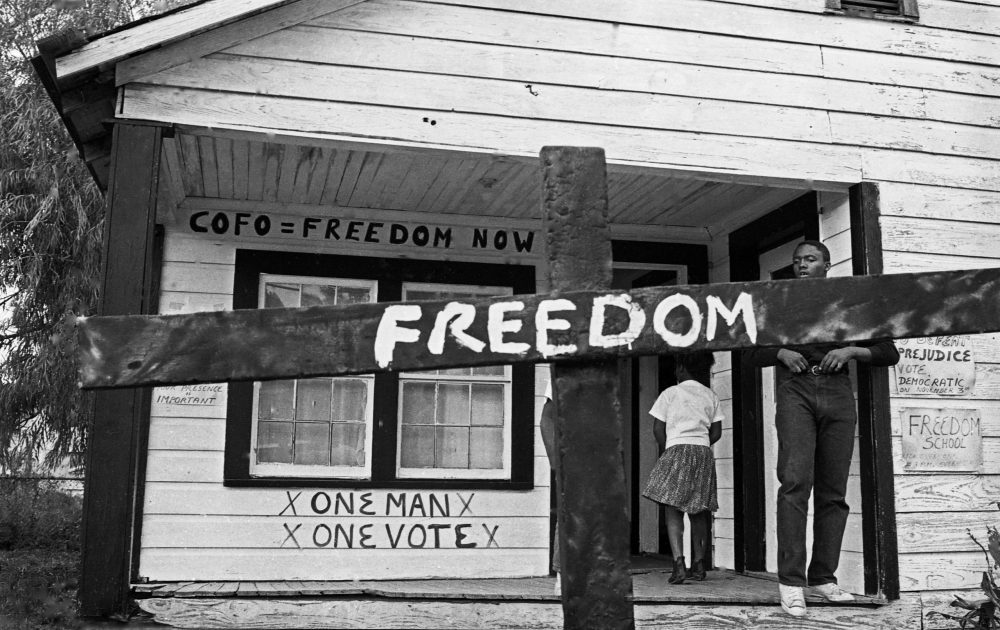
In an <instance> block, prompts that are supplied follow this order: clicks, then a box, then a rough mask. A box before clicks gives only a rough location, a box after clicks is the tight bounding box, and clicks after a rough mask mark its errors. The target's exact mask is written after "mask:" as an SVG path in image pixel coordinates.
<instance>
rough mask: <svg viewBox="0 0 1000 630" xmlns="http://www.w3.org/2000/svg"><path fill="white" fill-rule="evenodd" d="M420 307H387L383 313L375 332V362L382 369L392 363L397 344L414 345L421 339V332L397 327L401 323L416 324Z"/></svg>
mask: <svg viewBox="0 0 1000 630" xmlns="http://www.w3.org/2000/svg"><path fill="white" fill-rule="evenodd" d="M420 315H421V313H420V307H419V306H417V305H416V304H397V305H394V306H387V307H386V309H385V311H384V312H383V313H382V319H381V320H380V321H379V323H378V330H377V331H376V332H375V362H376V363H378V366H379V367H381V368H384V367H388V365H389V364H390V363H392V353H393V351H394V350H395V349H396V344H397V343H414V342H416V341H418V340H419V339H420V331H419V330H414V329H412V328H402V327H400V326H397V324H398V323H399V322H415V321H417V320H419V319H420Z"/></svg>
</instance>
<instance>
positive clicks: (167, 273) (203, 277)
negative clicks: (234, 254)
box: [160, 261, 236, 294]
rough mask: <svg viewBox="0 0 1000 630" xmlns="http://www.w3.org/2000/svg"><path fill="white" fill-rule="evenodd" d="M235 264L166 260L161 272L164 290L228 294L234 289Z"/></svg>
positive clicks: (161, 283)
mask: <svg viewBox="0 0 1000 630" xmlns="http://www.w3.org/2000/svg"><path fill="white" fill-rule="evenodd" d="M235 272H236V267H235V266H234V265H220V264H210V263H194V262H177V261H174V262H164V263H163V270H162V271H161V272H160V287H161V289H162V290H163V291H172V292H187V293H214V294H227V293H232V290H233V276H234V274H235Z"/></svg>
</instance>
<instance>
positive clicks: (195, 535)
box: [142, 493, 549, 570]
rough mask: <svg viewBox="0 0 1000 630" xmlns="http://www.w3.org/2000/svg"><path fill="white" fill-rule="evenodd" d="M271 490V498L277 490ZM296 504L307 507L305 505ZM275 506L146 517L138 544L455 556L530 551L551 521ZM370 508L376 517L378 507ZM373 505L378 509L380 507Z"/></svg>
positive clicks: (544, 538)
mask: <svg viewBox="0 0 1000 630" xmlns="http://www.w3.org/2000/svg"><path fill="white" fill-rule="evenodd" d="M428 494H429V493H428ZM275 495H276V497H277V495H278V493H275ZM275 503H280V501H275ZM373 505H374V504H373ZM282 507H283V506H282ZM299 507H300V508H301V509H303V510H304V509H306V506H299ZM455 507H456V509H458V507H459V506H455ZM281 509H282V508H280V507H279V508H278V509H277V510H275V512H274V513H273V514H267V515H263V516H250V515H245V514H236V515H224V516H219V515H215V514H204V515H194V514H186V515H154V514H150V515H148V516H147V517H146V518H145V519H144V521H143V537H142V544H143V546H145V547H150V548H154V547H155V548H163V549H166V548H170V547H176V546H179V545H183V546H184V548H185V549H259V550H271V551H275V552H276V550H279V549H284V550H297V549H326V550H330V551H334V550H362V549H363V550H366V551H368V554H369V555H370V556H375V555H378V554H384V553H390V554H391V553H393V552H395V551H399V550H401V549H407V550H409V549H429V550H440V551H439V554H440V555H441V556H442V558H443V557H448V556H450V557H456V556H454V555H453V554H455V553H458V554H461V553H463V552H464V551H465V549H466V548H472V547H466V546H468V545H474V546H475V547H482V548H484V549H490V550H493V551H496V550H501V553H500V555H502V550H504V549H531V548H536V547H545V546H546V545H547V543H548V532H549V518H548V514H547V513H546V512H545V511H541V512H538V514H537V515H532V516H513V517H512V516H507V515H498V516H489V517H488V518H487V516H485V515H478V516H472V515H469V514H465V515H463V516H458V513H457V512H455V513H453V514H451V515H449V516H441V515H437V514H436V515H434V516H433V518H431V517H429V516H421V513H420V512H419V511H418V512H417V513H416V514H415V515H414V516H412V517H408V516H400V515H398V514H392V515H388V516H387V515H385V514H384V513H383V512H381V511H380V512H379V513H378V515H377V516H365V515H362V514H354V515H345V514H341V515H339V516H333V517H331V516H330V515H329V514H327V515H320V514H315V513H312V514H309V513H303V514H299V515H298V516H295V515H292V514H289V513H288V512H287V511H286V512H285V513H284V514H281V515H280V516H279V515H278V511H279V510H281ZM371 509H372V510H373V512H372V513H373V514H374V513H375V512H374V510H375V509H376V508H375V507H372V508H371ZM377 509H379V510H381V509H382V506H378V508H377ZM484 525H485V527H484ZM428 526H432V527H428ZM286 527H287V529H286ZM292 531H294V534H292V533H291V532H292ZM394 545H395V546H396V547H394ZM463 545H465V546H463ZM457 557H460V556H457ZM356 570H357V569H356Z"/></svg>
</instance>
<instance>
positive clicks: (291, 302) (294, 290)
mask: <svg viewBox="0 0 1000 630" xmlns="http://www.w3.org/2000/svg"><path fill="white" fill-rule="evenodd" d="M298 305H299V285H297V284H265V285H264V308H287V307H293V306H298Z"/></svg>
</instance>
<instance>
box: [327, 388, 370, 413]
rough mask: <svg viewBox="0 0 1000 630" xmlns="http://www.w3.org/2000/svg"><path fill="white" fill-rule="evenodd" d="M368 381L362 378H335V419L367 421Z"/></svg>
mask: <svg viewBox="0 0 1000 630" xmlns="http://www.w3.org/2000/svg"><path fill="white" fill-rule="evenodd" d="M367 406H368V383H367V382H366V381H363V380H361V379H356V378H349V379H348V378H345V379H339V378H338V379H334V380H333V421H334V422H365V420H366V418H365V408H366V407H367Z"/></svg>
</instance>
